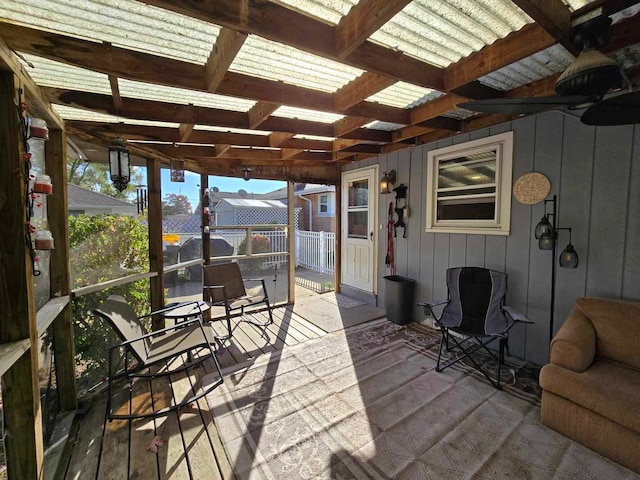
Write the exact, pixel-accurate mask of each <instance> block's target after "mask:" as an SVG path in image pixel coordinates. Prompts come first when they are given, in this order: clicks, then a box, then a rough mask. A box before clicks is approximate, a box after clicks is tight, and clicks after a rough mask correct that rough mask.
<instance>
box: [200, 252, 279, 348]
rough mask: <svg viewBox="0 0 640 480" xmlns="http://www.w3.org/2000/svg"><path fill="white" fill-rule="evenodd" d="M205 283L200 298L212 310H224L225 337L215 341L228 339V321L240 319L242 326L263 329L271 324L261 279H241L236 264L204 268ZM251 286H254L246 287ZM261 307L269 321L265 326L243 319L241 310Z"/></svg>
mask: <svg viewBox="0 0 640 480" xmlns="http://www.w3.org/2000/svg"><path fill="white" fill-rule="evenodd" d="M203 272H204V281H203V282H202V295H203V299H204V301H205V302H207V303H208V304H210V305H212V306H223V307H224V310H225V318H226V320H227V331H228V334H227V336H225V337H217V338H218V340H222V341H224V340H227V339H229V338H231V336H232V334H233V331H232V329H231V317H234V316H240V317H242V319H243V320H244V321H245V322H248V323H251V324H253V325H256V326H258V327H266V326H269V325H271V324H272V323H273V314H272V312H271V304H270V303H269V296H268V295H267V286H266V284H265V281H264V278H252V279H243V278H242V273H241V272H240V267H239V266H238V264H237V263H236V262H226V263H218V264H212V265H205V266H204V267H203ZM249 284H253V285H254V286H249ZM262 303H263V304H264V305H265V306H266V309H267V312H268V315H269V320H268V321H267V322H264V323H259V322H255V321H253V320H248V319H246V318H245V316H244V309H245V308H247V307H250V306H255V305H260V304H262Z"/></svg>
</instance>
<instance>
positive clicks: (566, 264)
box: [535, 195, 578, 343]
mask: <svg viewBox="0 0 640 480" xmlns="http://www.w3.org/2000/svg"><path fill="white" fill-rule="evenodd" d="M557 200H558V197H557V196H556V195H554V196H553V198H552V199H551V200H545V201H544V216H543V217H542V220H540V221H539V222H538V224H537V225H536V229H535V237H536V239H537V240H538V248H540V250H551V252H552V253H551V312H550V314H549V343H551V340H553V311H554V310H555V300H556V295H555V292H556V252H557V247H558V233H559V232H560V230H569V244H568V245H567V246H566V248H565V249H564V250H563V251H562V253H561V254H560V258H559V260H558V263H559V264H560V266H561V267H562V268H577V267H578V253H577V252H576V250H575V248H573V245H572V244H571V228H569V227H566V228H560V227H558V226H557V225H556V214H557V210H556V209H557ZM548 203H550V204H551V205H552V207H551V212H547V204H548ZM549 217H551V221H549Z"/></svg>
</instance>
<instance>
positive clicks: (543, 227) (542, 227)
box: [535, 215, 551, 250]
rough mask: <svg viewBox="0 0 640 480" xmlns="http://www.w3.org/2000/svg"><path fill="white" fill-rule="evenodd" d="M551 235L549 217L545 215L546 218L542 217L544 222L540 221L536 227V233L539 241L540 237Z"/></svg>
mask: <svg viewBox="0 0 640 480" xmlns="http://www.w3.org/2000/svg"><path fill="white" fill-rule="evenodd" d="M550 233H551V224H550V223H549V217H548V216H546V215H545V216H544V217H542V220H540V221H539V222H538V224H537V225H536V231H535V235H536V239H537V240H539V239H540V237H542V236H543V235H547V234H550ZM540 248H542V247H540ZM543 250H544V249H543Z"/></svg>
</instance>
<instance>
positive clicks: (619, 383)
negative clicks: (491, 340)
mask: <svg viewBox="0 0 640 480" xmlns="http://www.w3.org/2000/svg"><path fill="white" fill-rule="evenodd" d="M540 385H541V386H542V388H543V392H542V422H543V423H544V424H545V425H547V426H549V427H551V428H553V429H554V430H557V431H559V432H560V433H562V434H564V435H566V436H567V437H569V438H571V439H573V440H575V441H577V442H579V443H582V444H583V445H585V446H587V447H589V448H591V449H592V450H595V451H597V452H599V453H601V454H602V455H605V456H607V457H609V458H611V459H612V460H615V461H616V462H618V463H620V464H622V465H624V466H626V467H628V468H630V469H632V470H634V471H636V472H638V473H640V303H632V302H620V301H615V300H605V299H600V298H578V299H577V301H576V306H575V308H574V309H573V311H572V312H571V314H570V315H569V317H568V318H567V320H566V321H565V323H564V325H563V326H562V328H560V330H559V331H558V334H557V335H556V336H555V338H554V339H553V341H552V342H551V363H549V364H548V365H546V366H545V367H544V368H543V369H542V371H541V372H540Z"/></svg>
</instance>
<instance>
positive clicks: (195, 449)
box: [65, 308, 326, 480]
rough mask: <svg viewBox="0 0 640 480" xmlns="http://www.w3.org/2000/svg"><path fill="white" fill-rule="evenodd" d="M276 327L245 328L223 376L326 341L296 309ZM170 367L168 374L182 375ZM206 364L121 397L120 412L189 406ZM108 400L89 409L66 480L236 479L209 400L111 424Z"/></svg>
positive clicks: (280, 314)
mask: <svg viewBox="0 0 640 480" xmlns="http://www.w3.org/2000/svg"><path fill="white" fill-rule="evenodd" d="M273 313H274V323H273V324H272V325H270V326H269V327H267V328H266V329H262V328H259V327H256V326H254V325H252V324H250V323H246V322H240V323H239V324H238V325H237V327H236V328H235V330H234V337H233V340H232V341H231V342H226V346H227V348H224V349H220V350H219V351H218V355H217V357H218V361H219V362H220V366H221V367H222V368H225V367H228V366H231V365H233V364H236V363H239V362H244V361H246V360H248V359H251V358H253V357H256V356H258V355H260V354H262V353H268V352H272V351H275V350H280V349H282V348H283V347H284V346H285V345H295V344H297V343H300V342H304V341H307V340H309V339H313V338H318V337H320V336H322V335H325V334H326V332H324V331H323V330H322V329H320V328H318V327H316V326H315V325H313V324H312V323H311V322H309V321H307V320H305V319H304V318H302V317H300V316H299V315H297V314H295V313H293V312H292V311H291V310H290V309H285V308H278V309H275V310H274V311H273ZM266 315H267V314H266V312H258V313H255V314H253V317H254V319H255V320H256V321H257V322H261V323H262V322H265V321H266V319H267V316H266ZM213 326H214V328H215V329H216V331H217V332H218V334H223V332H224V327H223V323H222V322H213ZM175 366H176V365H175V364H174V365H168V366H167V367H169V368H175ZM214 368H215V367H214V364H213V362H212V361H211V360H207V361H206V362H204V363H203V365H202V366H201V367H198V368H192V369H189V370H188V373H184V372H183V373H181V374H176V375H171V379H170V381H168V380H167V379H166V377H165V378H162V379H154V380H151V381H150V382H149V381H147V380H144V381H140V382H137V383H135V384H134V385H133V390H132V391H129V389H128V388H122V389H120V390H117V391H116V392H115V394H114V398H115V399H116V401H115V403H114V404H115V405H116V407H117V408H120V409H123V411H124V413H129V412H128V410H129V409H132V410H133V411H148V410H149V409H150V408H154V409H157V408H158V407H159V406H162V405H168V404H170V403H171V402H173V401H176V400H177V401H180V400H182V399H184V398H188V397H189V396H191V395H192V393H193V392H194V391H198V388H199V385H200V380H201V378H202V377H203V376H204V375H206V374H207V373H211V372H214V371H215V370H214ZM105 411H106V394H104V395H102V397H100V399H99V400H97V401H95V402H94V403H92V404H91V405H90V408H89V409H88V411H87V412H86V413H85V414H84V417H83V418H82V420H81V422H80V425H79V429H78V430H77V433H76V436H75V442H74V445H73V450H72V454H71V457H70V459H69V462H68V466H67V469H66V476H65V478H67V479H70V480H84V479H94V478H95V479H100V480H102V479H109V480H111V479H127V478H128V479H139V480H147V479H149V480H152V479H166V478H171V479H175V480H182V479H207V480H216V479H230V478H234V475H233V471H232V468H231V466H230V464H229V461H228V459H227V457H226V455H225V452H224V449H223V447H222V444H221V442H220V439H219V436H218V432H217V430H216V427H215V424H214V422H213V418H212V416H211V414H210V412H209V409H208V407H207V404H206V400H205V399H201V400H199V401H198V402H197V404H192V406H191V407H186V408H184V409H181V410H179V411H178V412H177V413H176V412H173V413H171V414H170V415H168V416H165V417H162V418H158V419H155V420H146V421H145V420H134V421H128V420H114V421H113V422H110V423H109V422H106V423H105ZM155 437H161V438H162V439H163V440H164V441H165V444H164V445H163V446H161V447H160V448H159V449H158V453H157V454H154V453H152V452H149V451H147V446H148V444H149V442H151V441H152V440H153V439H154V438H155Z"/></svg>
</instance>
